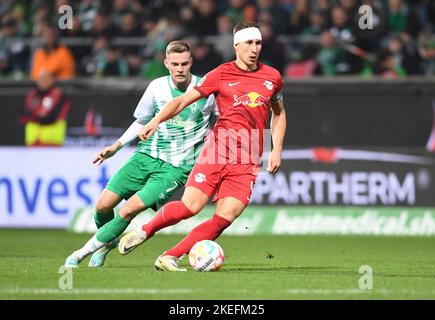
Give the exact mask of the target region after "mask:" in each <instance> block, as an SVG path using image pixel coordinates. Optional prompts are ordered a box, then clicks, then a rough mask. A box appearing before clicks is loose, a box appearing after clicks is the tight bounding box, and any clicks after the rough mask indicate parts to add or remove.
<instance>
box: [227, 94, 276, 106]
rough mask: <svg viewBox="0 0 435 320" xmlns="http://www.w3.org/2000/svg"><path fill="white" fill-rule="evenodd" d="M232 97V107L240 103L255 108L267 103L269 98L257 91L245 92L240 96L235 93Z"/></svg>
mask: <svg viewBox="0 0 435 320" xmlns="http://www.w3.org/2000/svg"><path fill="white" fill-rule="evenodd" d="M233 98H234V103H233V106H234V107H236V106H239V105H242V106H248V107H250V108H257V107H261V106H267V105H269V100H268V99H267V98H266V97H265V96H263V95H261V94H259V93H257V92H249V93H245V94H243V95H241V96H240V97H238V96H237V95H233Z"/></svg>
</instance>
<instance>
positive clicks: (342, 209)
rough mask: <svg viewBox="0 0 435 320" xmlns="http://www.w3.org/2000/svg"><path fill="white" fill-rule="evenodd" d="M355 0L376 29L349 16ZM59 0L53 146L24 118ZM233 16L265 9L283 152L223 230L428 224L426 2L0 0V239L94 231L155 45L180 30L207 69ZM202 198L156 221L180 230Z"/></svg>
mask: <svg viewBox="0 0 435 320" xmlns="http://www.w3.org/2000/svg"><path fill="white" fill-rule="evenodd" d="M364 4H367V5H370V6H372V8H373V12H374V20H373V21H374V29H373V30H361V29H360V28H359V27H358V19H359V18H360V16H361V15H360V14H359V13H358V8H359V7H360V6H361V5H364ZM62 5H70V6H71V7H72V9H73V19H74V20H73V29H72V30H61V31H60V34H59V35H60V43H61V44H63V45H65V46H66V47H67V48H69V50H70V51H71V54H72V56H73V57H74V68H73V72H72V73H71V74H70V75H67V76H66V77H63V79H59V81H58V82H57V84H58V86H59V87H61V88H62V89H63V90H64V92H65V94H66V95H67V97H68V98H69V99H70V100H71V108H70V111H69V114H68V117H67V123H68V131H67V137H66V140H65V143H64V146H62V147H37V148H35V147H28V146H25V143H24V125H23V124H22V123H20V121H19V119H20V116H21V115H22V113H23V110H24V102H25V97H26V95H27V93H28V92H29V90H31V88H33V87H34V82H33V80H32V79H31V71H32V61H33V55H34V53H35V51H36V50H37V49H38V48H40V47H41V45H43V43H44V40H43V35H44V30H46V29H47V28H49V26H54V27H56V28H57V22H58V19H59V18H60V17H61V14H59V13H58V8H59V7H60V6H62ZM243 19H247V20H257V21H259V22H260V23H261V25H262V31H263V35H264V42H263V49H262V55H261V56H260V58H261V59H262V60H264V61H265V62H266V63H268V64H270V65H273V66H274V67H276V68H278V69H279V70H280V71H281V72H282V75H283V77H284V83H285V85H284V89H283V93H284V99H285V106H286V110H287V117H288V126H287V133H286V139H285V149H286V150H285V151H284V158H283V164H282V169H281V171H280V173H278V174H277V175H275V176H270V175H267V174H265V173H261V174H260V176H259V178H258V180H257V183H256V185H255V187H254V193H253V195H252V197H251V206H250V207H249V208H248V209H247V211H246V213H244V215H243V216H242V217H240V218H239V219H238V220H237V222H236V223H235V224H234V225H232V226H231V227H230V228H229V229H228V230H227V231H226V232H225V233H224V234H226V235H227V236H231V235H251V236H255V235H259V236H263V235H270V234H274V235H276V236H277V237H278V236H283V235H298V234H299V235H301V234H302V235H319V234H320V235H331V236H335V235H340V236H342V235H348V236H350V235H369V236H406V237H409V236H433V235H435V211H434V210H435V209H434V208H435V197H434V194H435V185H434V184H435V180H434V179H435V156H434V153H433V152H434V151H435V86H434V84H435V82H434V78H433V74H434V73H435V67H434V66H435V51H434V50H435V37H434V31H435V29H434V28H435V4H434V2H433V1H424V0H420V1H400V0H389V1H379V0H373V1H370V0H363V1H357V0H340V1H327V0H326V1H322V0H311V1H310V0H281V1H273V0H271V1H269V0H257V1H249V0H228V1H213V0H204V1H195V0H192V1H183V0H179V1H140V0H114V1H98V0H88V1H67V0H65V1H42V0H41V1H38V0H34V1H30V2H29V1H19V0H16V1H14V0H11V1H2V3H1V4H0V20H1V29H0V101H1V103H0V124H1V125H0V145H1V147H0V158H1V159H2V160H1V166H0V228H5V230H4V232H3V234H4V235H5V237H7V234H8V233H7V231H6V228H13V229H17V228H18V229H20V228H26V229H37V230H41V229H69V231H73V232H92V231H93V230H95V229H94V228H95V226H94V224H93V222H92V205H93V203H94V202H95V199H96V197H97V195H98V194H99V192H100V191H101V189H102V188H103V187H104V183H105V181H107V179H108V178H109V177H110V175H111V174H113V173H114V172H115V171H116V170H117V168H119V166H121V165H122V163H123V162H124V161H125V160H126V159H128V157H129V156H130V155H131V153H132V152H133V150H134V148H133V147H134V144H133V145H132V147H131V148H126V149H123V150H122V151H120V152H119V153H118V154H117V155H116V156H115V157H114V158H113V159H111V160H110V161H107V162H105V164H104V165H103V166H101V167H98V168H97V167H95V166H93V165H92V164H91V160H92V158H93V156H94V155H95V153H96V152H97V151H98V150H99V149H100V148H102V147H103V146H106V145H108V144H111V143H112V142H113V141H115V139H116V138H117V137H119V136H120V134H122V133H123V131H124V130H125V129H126V128H127V127H128V125H129V124H130V123H131V122H132V121H133V118H132V113H133V110H134V108H135V106H136V104H137V102H138V100H139V99H140V97H141V95H142V93H143V91H144V89H145V88H146V86H147V84H148V83H149V81H150V80H151V79H153V78H154V77H158V76H161V75H163V74H165V73H166V72H165V70H164V66H163V65H162V64H161V59H162V52H163V51H162V50H164V48H165V46H166V44H167V43H168V42H169V41H171V40H173V39H178V38H183V39H187V40H188V41H189V42H190V43H191V44H192V48H193V58H194V64H193V68H192V72H193V73H195V74H199V75H203V74H205V73H206V72H207V71H209V70H211V69H212V68H214V67H215V66H217V65H218V64H219V63H221V62H222V61H227V60H230V59H232V51H233V49H232V46H231V39H232V36H231V31H232V27H233V26H234V24H235V23H236V22H237V21H240V20H243ZM179 196H180V192H179V193H177V195H176V197H179ZM211 210H212V209H211V208H208V209H207V210H205V212H204V213H202V214H201V215H199V216H198V217H196V218H194V219H192V220H190V221H188V222H184V223H181V224H180V225H178V226H174V227H170V228H167V229H166V230H165V231H163V233H168V234H185V233H186V232H187V231H188V230H190V228H191V227H192V226H194V225H196V224H198V222H199V221H201V220H203V219H205V218H206V217H208V216H209V215H210V214H211ZM150 216H151V213H144V214H143V215H141V216H140V217H139V219H143V220H146V219H149V218H150ZM0 232H1V231H0ZM68 234H69V233H68ZM62 235H63V233H62ZM47 237H48V238H50V237H49V236H47ZM11 238H13V236H11ZM29 239H30V238H29ZM83 239H84V238H83ZM297 239H299V238H297ZM373 239H377V238H373ZM254 240H255V238H254V237H252V241H254ZM369 241H371V240H369ZM373 241H374V242H376V241H377V240H373ZM407 241H408V240H407ZM301 242H302V243H303V240H301ZM78 244H79V242H78V241H77V243H76V244H75V246H76V245H78ZM224 249H225V247H224ZM350 250H351V249H350ZM66 253H67V252H62V254H63V255H65V254H66ZM432 256H433V255H432ZM62 258H63V256H61V257H60V259H62ZM57 259H59V257H57ZM431 259H432V258H431ZM59 263H61V262H59ZM381 297H383V296H382V295H381Z"/></svg>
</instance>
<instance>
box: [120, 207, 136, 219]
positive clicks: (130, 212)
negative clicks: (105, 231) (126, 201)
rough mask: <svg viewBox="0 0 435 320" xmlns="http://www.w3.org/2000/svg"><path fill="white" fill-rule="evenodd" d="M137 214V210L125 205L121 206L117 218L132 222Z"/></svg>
mask: <svg viewBox="0 0 435 320" xmlns="http://www.w3.org/2000/svg"><path fill="white" fill-rule="evenodd" d="M137 214H138V211H137V210H134V209H133V208H130V207H129V206H127V205H125V206H123V207H122V208H121V210H119V216H120V217H121V218H122V219H124V220H126V221H131V220H133V218H134V217H136V215H137Z"/></svg>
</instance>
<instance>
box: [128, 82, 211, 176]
mask: <svg viewBox="0 0 435 320" xmlns="http://www.w3.org/2000/svg"><path fill="white" fill-rule="evenodd" d="M199 80H200V78H199V77H197V76H195V75H191V81H190V84H189V86H188V88H187V90H186V91H189V90H190V89H192V88H193V87H194V86H195V85H196V84H197V83H198V82H199ZM186 91H180V90H179V89H177V87H176V86H175V84H174V82H173V81H172V79H171V77H170V76H164V77H160V78H157V79H155V80H153V81H152V82H151V83H150V84H149V85H148V88H147V89H146V90H145V93H144V94H143V96H142V98H141V100H140V101H139V103H138V105H137V107H136V110H135V112H134V116H135V118H137V119H138V120H140V121H141V122H148V121H149V120H151V119H152V118H153V117H154V115H155V114H157V113H159V112H160V110H161V109H162V108H163V107H164V106H165V105H166V104H167V103H168V102H169V101H171V100H172V99H174V98H175V97H178V96H180V95H182V94H183V93H185V92H186ZM214 111H215V99H214V96H213V95H210V96H209V97H208V99H204V98H202V99H200V100H198V101H196V102H195V103H193V104H191V105H190V106H188V107H186V108H185V109H184V110H183V111H182V112H180V113H179V114H178V115H176V116H175V117H174V118H172V119H169V120H167V121H165V122H162V123H161V124H159V126H158V128H157V131H156V132H155V133H154V134H153V135H152V136H151V137H150V138H149V139H148V140H147V141H146V142H142V141H141V142H139V145H138V149H137V152H141V153H145V154H147V155H149V156H151V157H153V158H157V159H161V160H163V161H165V162H167V163H170V164H171V165H173V166H174V167H178V168H180V169H182V170H183V171H190V170H192V167H193V165H194V164H195V161H196V159H197V157H198V155H199V153H200V151H201V148H202V146H203V143H204V138H205V135H206V132H207V130H208V128H209V126H210V120H211V114H212V112H214Z"/></svg>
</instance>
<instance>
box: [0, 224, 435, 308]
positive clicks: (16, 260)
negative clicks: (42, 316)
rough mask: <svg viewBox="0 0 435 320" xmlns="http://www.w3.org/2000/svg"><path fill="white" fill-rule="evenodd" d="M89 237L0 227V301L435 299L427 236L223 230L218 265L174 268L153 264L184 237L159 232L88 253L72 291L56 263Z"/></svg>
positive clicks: (434, 251)
mask: <svg viewBox="0 0 435 320" xmlns="http://www.w3.org/2000/svg"><path fill="white" fill-rule="evenodd" d="M89 237H90V235H86V234H80V235H79V234H73V233H69V232H66V231H46V230H41V231H39V230H0V299H123V298H125V299H169V300H172V299H286V300H290V299H434V298H435V238H433V237H415V238H411V237H406V238H405V237H362V236H361V237H351V236H252V237H235V236H231V237H230V236H222V237H221V238H219V239H218V242H219V243H220V244H221V246H222V247H223V249H224V251H225V265H224V268H223V269H222V270H221V271H219V272H215V273H200V272H195V271H193V270H192V269H190V267H189V270H188V272H186V273H170V272H158V271H156V270H155V269H154V267H153V263H154V260H155V259H156V257H157V256H158V255H159V254H160V253H161V252H162V251H164V250H166V249H168V248H169V247H171V246H172V245H173V244H175V243H176V242H177V241H178V240H179V239H181V238H182V236H176V235H171V236H168V235H159V234H157V235H156V236H155V237H154V238H153V239H151V240H150V241H148V242H146V243H145V244H143V245H142V246H141V247H140V248H138V249H136V251H134V252H132V253H131V254H129V255H127V256H121V255H120V254H119V253H118V252H117V251H115V250H114V251H113V252H111V253H110V255H109V257H108V260H107V262H106V265H105V266H104V267H102V268H98V269H92V268H88V266H87V263H88V261H89V258H87V259H86V260H85V261H83V262H82V264H81V265H80V268H79V269H75V270H74V271H73V272H72V284H73V290H61V289H59V285H58V284H59V278H60V277H62V276H65V274H61V273H59V268H60V267H61V266H62V265H63V262H64V260H65V258H66V256H67V255H68V254H69V253H71V252H72V251H73V250H75V249H77V248H79V247H80V246H81V245H83V244H84V243H85V241H86V240H87V239H88V238H89ZM181 264H182V265H184V266H186V267H188V261H187V259H186V258H185V259H184V260H183V262H182V263H181ZM362 265H368V266H370V267H371V268H372V269H373V289H371V290H361V289H359V286H358V284H359V281H360V277H361V276H363V275H362V274H360V273H358V270H359V268H360V266H362ZM64 279H65V278H64Z"/></svg>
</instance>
